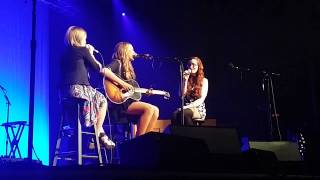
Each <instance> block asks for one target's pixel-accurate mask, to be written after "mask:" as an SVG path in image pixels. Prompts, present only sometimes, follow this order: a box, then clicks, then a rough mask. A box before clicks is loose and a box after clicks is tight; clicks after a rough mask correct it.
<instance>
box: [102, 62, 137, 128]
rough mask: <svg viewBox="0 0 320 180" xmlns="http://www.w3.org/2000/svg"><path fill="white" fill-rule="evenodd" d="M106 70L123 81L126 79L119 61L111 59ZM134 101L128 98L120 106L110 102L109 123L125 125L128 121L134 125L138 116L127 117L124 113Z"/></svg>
mask: <svg viewBox="0 0 320 180" xmlns="http://www.w3.org/2000/svg"><path fill="white" fill-rule="evenodd" d="M107 68H109V69H110V70H111V71H112V72H113V73H114V74H115V75H117V76H118V77H120V78H121V79H123V80H125V79H126V78H125V76H124V75H123V73H122V63H121V61H120V60H118V59H112V61H111V62H110V64H108V65H107ZM134 101H135V100H133V99H130V98H129V99H127V100H126V101H125V102H124V103H122V104H114V103H111V102H110V104H109V111H110V116H111V121H112V122H113V123H127V122H128V121H133V122H134V123H136V122H137V118H138V116H135V115H128V114H127V113H126V111H127V109H128V107H129V106H130V104H131V103H133V102H134Z"/></svg>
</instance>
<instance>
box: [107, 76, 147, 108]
mask: <svg viewBox="0 0 320 180" xmlns="http://www.w3.org/2000/svg"><path fill="white" fill-rule="evenodd" d="M125 82H127V83H129V84H131V85H132V86H133V87H134V88H139V84H138V82H137V81H135V80H133V79H130V80H125ZM103 84H104V90H105V92H106V96H107V98H108V99H109V100H110V101H111V102H113V103H115V104H122V103H124V102H125V101H126V100H127V99H129V98H130V99H134V100H137V101H139V100H140V99H141V97H142V95H141V93H139V92H135V91H128V92H125V91H123V89H122V88H121V86H120V85H119V84H116V83H114V82H112V81H109V80H107V79H106V78H104V81H103Z"/></svg>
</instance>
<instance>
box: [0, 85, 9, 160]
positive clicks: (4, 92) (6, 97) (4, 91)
mask: <svg viewBox="0 0 320 180" xmlns="http://www.w3.org/2000/svg"><path fill="white" fill-rule="evenodd" d="M0 89H1V90H2V92H3V95H4V98H5V99H6V101H7V102H6V104H7V123H6V125H5V126H4V127H5V128H6V133H7V138H6V157H8V143H9V133H8V124H9V112H10V105H11V103H10V100H9V98H8V96H7V93H6V90H5V89H4V88H3V87H2V86H0Z"/></svg>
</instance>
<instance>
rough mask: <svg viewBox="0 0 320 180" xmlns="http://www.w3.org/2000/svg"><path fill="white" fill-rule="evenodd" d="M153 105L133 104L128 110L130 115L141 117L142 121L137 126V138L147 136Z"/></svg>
mask: <svg viewBox="0 0 320 180" xmlns="http://www.w3.org/2000/svg"><path fill="white" fill-rule="evenodd" d="M152 106H153V105H151V104H148V103H145V102H140V101H139V102H133V103H132V104H131V105H130V106H129V108H128V110H127V113H128V114H134V115H141V117H140V120H139V121H138V124H137V126H138V127H137V134H136V135H137V136H140V135H142V134H145V133H146V131H147V128H148V125H149V123H150V121H151V119H152V116H153V113H154V109H153V107H152Z"/></svg>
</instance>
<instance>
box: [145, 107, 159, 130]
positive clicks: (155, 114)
mask: <svg viewBox="0 0 320 180" xmlns="http://www.w3.org/2000/svg"><path fill="white" fill-rule="evenodd" d="M152 108H153V115H152V117H151V119H150V122H149V125H148V127H147V130H146V132H150V131H152V130H153V127H154V125H155V124H156V122H157V120H158V117H159V108H158V107H157V106H152Z"/></svg>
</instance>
